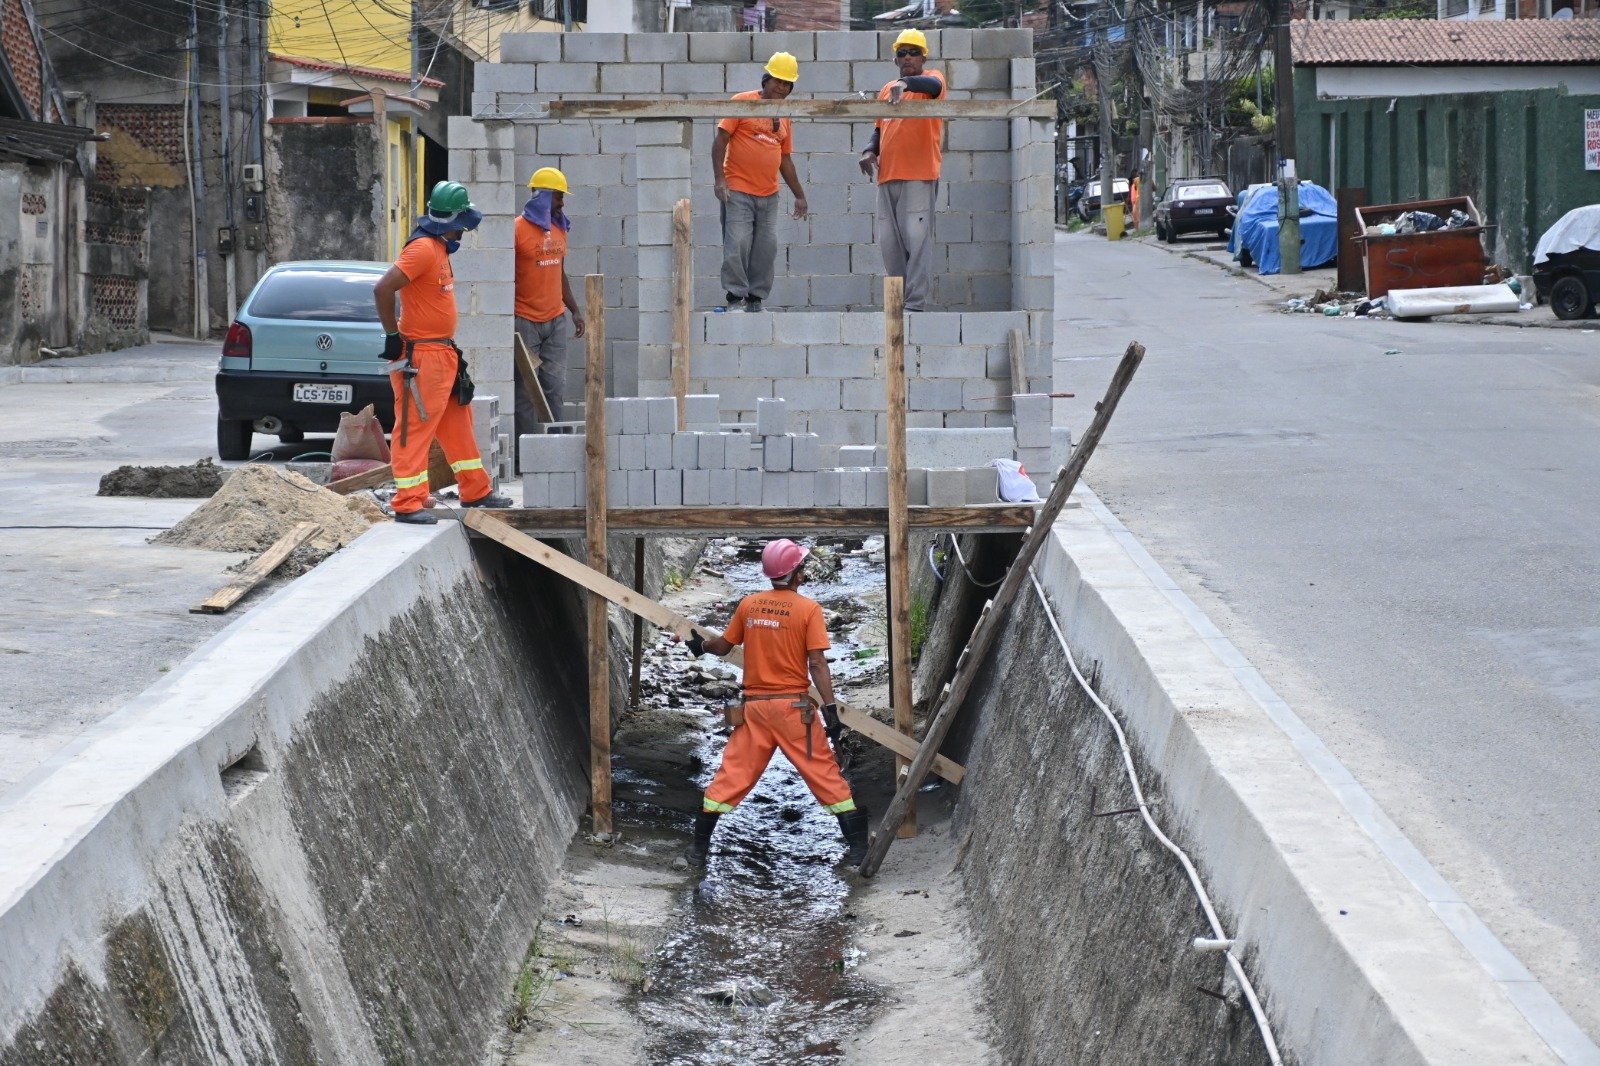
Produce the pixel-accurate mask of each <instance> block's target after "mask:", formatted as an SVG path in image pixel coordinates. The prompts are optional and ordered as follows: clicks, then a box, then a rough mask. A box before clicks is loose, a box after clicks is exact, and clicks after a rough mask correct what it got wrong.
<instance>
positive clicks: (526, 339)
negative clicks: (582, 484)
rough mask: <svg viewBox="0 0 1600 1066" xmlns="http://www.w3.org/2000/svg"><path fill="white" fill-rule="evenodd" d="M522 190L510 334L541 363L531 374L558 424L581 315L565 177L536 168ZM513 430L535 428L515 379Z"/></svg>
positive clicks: (527, 394) (529, 395)
mask: <svg viewBox="0 0 1600 1066" xmlns="http://www.w3.org/2000/svg"><path fill="white" fill-rule="evenodd" d="M528 190H529V192H530V193H531V194H532V195H530V196H529V197H528V202H527V203H525V204H523V205H522V214H521V215H519V216H517V221H516V223H515V237H516V254H517V263H516V277H517V285H516V312H517V317H516V330H517V336H519V337H521V338H522V343H523V344H525V345H527V348H528V353H529V354H530V355H533V356H535V357H537V358H538V359H541V360H543V362H541V363H540V364H539V369H538V371H537V373H538V375H539V386H540V388H542V389H543V390H544V396H545V399H546V400H547V401H548V402H549V404H550V413H551V414H552V415H554V416H555V417H556V419H557V420H560V418H561V402H562V399H563V398H564V397H565V396H566V391H567V367H568V358H567V340H568V337H569V336H570V337H582V336H583V333H584V322H583V312H582V311H580V310H579V308H578V300H577V298H576V297H574V296H573V295H572V285H571V284H570V283H569V282H568V281H567V269H566V260H567V233H568V231H569V230H571V229H572V222H571V220H570V219H568V218H567V213H566V210H565V208H566V202H567V176H566V175H565V174H563V173H561V171H559V170H557V169H556V168H555V167H540V168H539V169H538V170H536V171H534V172H533V177H531V178H529V179H528ZM569 315H570V316H571V323H570V325H569V324H568V320H567V319H568V316H569ZM516 426H517V435H518V436H521V435H522V434H524V433H532V432H534V431H535V430H536V429H537V428H538V426H539V413H538V408H537V407H536V406H535V405H534V402H533V390H532V389H530V388H529V387H528V385H527V384H526V383H525V382H523V381H522V379H521V377H520V376H518V378H517V407H516Z"/></svg>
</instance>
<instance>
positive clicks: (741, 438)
mask: <svg viewBox="0 0 1600 1066" xmlns="http://www.w3.org/2000/svg"><path fill="white" fill-rule="evenodd" d="M723 448H724V450H725V452H726V454H727V460H726V461H727V464H728V469H729V470H759V469H760V468H761V457H762V450H761V445H760V438H758V437H756V436H755V435H754V434H751V433H744V432H739V433H728V434H726V435H725V436H724V437H723Z"/></svg>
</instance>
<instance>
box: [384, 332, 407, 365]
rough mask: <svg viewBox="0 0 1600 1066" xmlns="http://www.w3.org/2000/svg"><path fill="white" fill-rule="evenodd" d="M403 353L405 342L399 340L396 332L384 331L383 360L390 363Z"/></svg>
mask: <svg viewBox="0 0 1600 1066" xmlns="http://www.w3.org/2000/svg"><path fill="white" fill-rule="evenodd" d="M404 354H405V344H404V343H403V342H402V341H401V340H400V334H398V333H385V334H384V335H383V360H384V362H388V363H392V362H394V361H395V360H396V359H398V358H400V357H401V356H402V355H404Z"/></svg>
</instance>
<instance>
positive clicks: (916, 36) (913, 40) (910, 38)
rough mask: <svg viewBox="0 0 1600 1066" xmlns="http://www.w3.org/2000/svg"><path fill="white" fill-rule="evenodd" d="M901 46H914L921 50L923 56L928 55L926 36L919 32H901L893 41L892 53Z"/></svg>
mask: <svg viewBox="0 0 1600 1066" xmlns="http://www.w3.org/2000/svg"><path fill="white" fill-rule="evenodd" d="M903 44H909V45H914V46H916V47H917V48H920V49H922V54H923V55H928V54H929V52H928V35H927V34H925V33H923V32H922V31H921V30H901V31H900V36H898V37H896V38H895V39H894V51H896V52H898V51H899V50H900V46H901V45H903Z"/></svg>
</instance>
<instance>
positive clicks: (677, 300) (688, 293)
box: [672, 200, 694, 432]
mask: <svg viewBox="0 0 1600 1066" xmlns="http://www.w3.org/2000/svg"><path fill="white" fill-rule="evenodd" d="M693 311H694V227H693V209H692V208H691V207H690V206H689V201H688V200H679V201H678V202H677V204H676V205H675V206H674V207H673V209H672V396H673V398H674V399H676V400H677V401H678V430H679V432H682V431H683V430H685V429H687V428H688V420H687V418H686V414H685V408H686V401H685V400H684V397H686V396H687V395H688V394H689V357H690V354H691V352H692V348H691V347H690V344H689V323H690V320H691V313H692V312H693Z"/></svg>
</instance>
